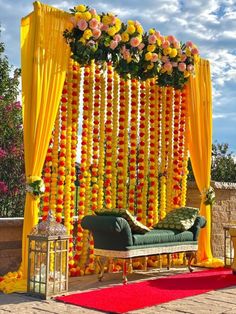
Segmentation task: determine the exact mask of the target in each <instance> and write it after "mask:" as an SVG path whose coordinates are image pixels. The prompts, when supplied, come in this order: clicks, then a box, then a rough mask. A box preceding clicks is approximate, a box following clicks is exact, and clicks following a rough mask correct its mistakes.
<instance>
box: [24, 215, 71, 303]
mask: <svg viewBox="0 0 236 314" xmlns="http://www.w3.org/2000/svg"><path fill="white" fill-rule="evenodd" d="M28 238H29V249H28V279H27V292H28V293H29V294H31V295H34V296H39V297H41V298H42V299H47V298H48V297H51V296H53V295H58V294H62V293H65V292H66V291H68V252H69V236H68V235H67V231H66V228H65V227H64V226H63V225H62V224H59V223H57V222H56V221H55V218H54V217H53V215H52V213H51V212H49V214H48V218H47V220H46V221H42V222H40V223H39V224H38V225H37V226H35V227H34V228H33V230H32V232H31V233H30V235H28Z"/></svg>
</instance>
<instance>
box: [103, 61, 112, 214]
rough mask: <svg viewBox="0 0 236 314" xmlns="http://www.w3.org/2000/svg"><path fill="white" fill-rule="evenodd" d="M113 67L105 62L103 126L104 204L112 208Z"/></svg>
mask: <svg viewBox="0 0 236 314" xmlns="http://www.w3.org/2000/svg"><path fill="white" fill-rule="evenodd" d="M112 82H113V67H112V64H111V63H110V62H109V63H108V64H107V84H106V90H107V93H106V98H107V101H106V106H107V107H106V126H105V141H106V152H105V206H106V208H108V209H110V208H112V193H111V182H112V120H113V119H112V107H113V104H112V92H113V84H112Z"/></svg>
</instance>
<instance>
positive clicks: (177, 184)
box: [172, 90, 181, 207]
mask: <svg viewBox="0 0 236 314" xmlns="http://www.w3.org/2000/svg"><path fill="white" fill-rule="evenodd" d="M180 101H181V99H180V91H178V90H175V98H174V132H173V133H174V138H173V141H174V143H173V144H174V145H173V172H172V178H173V193H172V199H173V207H178V206H179V198H178V191H179V189H180V181H181V177H180V174H179V154H178V150H179V125H180V114H181V111H180Z"/></svg>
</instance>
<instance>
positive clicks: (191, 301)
mask: <svg viewBox="0 0 236 314" xmlns="http://www.w3.org/2000/svg"><path fill="white" fill-rule="evenodd" d="M184 271H186V269H185V268H184V269H183V268H178V269H173V270H171V271H166V270H163V269H162V270H158V271H157V270H156V271H148V272H145V273H144V272H138V273H137V272H136V273H133V274H132V275H130V276H129V282H137V281H141V280H147V279H150V278H157V277H162V276H168V275H173V274H177V273H180V272H181V273H182V272H184ZM120 281H121V274H120V273H117V274H106V275H105V278H104V280H103V282H98V281H97V277H96V276H95V275H92V276H84V277H79V278H71V279H70V284H69V290H70V291H71V292H72V291H74V292H76V291H77V292H82V291H85V290H90V289H96V288H98V287H107V286H112V285H116V284H120ZM0 313H1V314H2V313H5V314H6V313H22V314H31V313H32V314H41V313H42V314H43V313H48V314H74V313H78V314H80V313H81V314H86V313H87V314H99V313H100V314H101V313H104V312H100V311H94V310H89V309H85V308H82V307H78V306H73V305H66V304H63V303H60V302H56V301H54V300H53V299H50V300H46V301H42V300H38V299H35V298H32V297H30V296H27V295H26V294H18V293H13V294H10V295H4V294H2V293H0ZM129 313H130V314H131V313H132V314H156V313H165V314H177V313H178V314H181V313H192V314H195V313H196V314H201V313H202V314H206V313H212V314H220V313H222V314H223V313H227V314H236V280H235V286H233V287H229V288H226V289H222V290H217V291H211V292H208V293H205V294H201V295H197V296H194V297H188V298H185V299H180V300H176V301H172V302H168V303H163V304H161V305H158V306H153V307H149V308H145V309H140V310H136V311H132V312H129Z"/></svg>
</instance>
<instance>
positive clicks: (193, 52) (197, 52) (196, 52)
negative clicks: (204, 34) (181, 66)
mask: <svg viewBox="0 0 236 314" xmlns="http://www.w3.org/2000/svg"><path fill="white" fill-rule="evenodd" d="M191 53H192V54H193V55H197V54H199V51H198V49H197V48H193V49H192V50H191Z"/></svg>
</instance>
